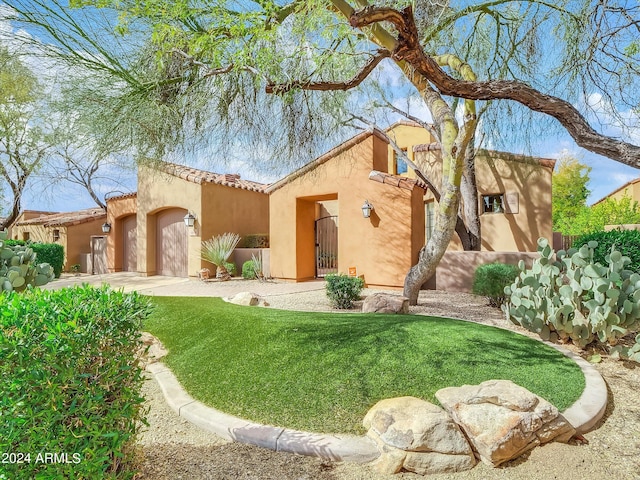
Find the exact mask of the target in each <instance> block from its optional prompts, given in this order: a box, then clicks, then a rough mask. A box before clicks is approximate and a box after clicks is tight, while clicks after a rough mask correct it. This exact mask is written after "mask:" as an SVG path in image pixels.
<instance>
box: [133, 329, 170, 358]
mask: <svg viewBox="0 0 640 480" xmlns="http://www.w3.org/2000/svg"><path fill="white" fill-rule="evenodd" d="M140 340H141V341H142V343H143V345H144V347H142V351H141V352H140V353H141V354H144V353H146V357H145V360H146V362H147V363H156V362H159V361H160V359H161V358H162V357H164V356H166V355H167V353H168V352H167V349H166V348H164V345H162V343H160V340H158V339H157V338H156V337H154V336H153V335H151V334H150V333H148V332H142V333H141V334H140ZM145 351H146V352H145Z"/></svg>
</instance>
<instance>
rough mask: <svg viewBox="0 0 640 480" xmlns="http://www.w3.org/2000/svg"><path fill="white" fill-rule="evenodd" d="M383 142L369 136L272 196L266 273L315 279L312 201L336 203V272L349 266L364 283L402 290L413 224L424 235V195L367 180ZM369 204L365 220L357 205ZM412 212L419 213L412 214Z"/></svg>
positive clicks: (382, 157)
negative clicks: (269, 249) (268, 264)
mask: <svg viewBox="0 0 640 480" xmlns="http://www.w3.org/2000/svg"><path fill="white" fill-rule="evenodd" d="M387 146H388V145H387V143H386V142H384V141H383V140H382V139H380V138H379V137H378V136H376V135H370V136H368V137H366V138H365V139H364V140H363V141H361V142H360V143H358V144H357V145H355V146H353V147H351V148H350V149H348V150H346V151H342V152H341V153H338V154H337V155H336V156H335V157H333V158H331V159H329V160H328V161H326V162H325V163H323V164H321V165H319V166H317V167H316V168H315V169H313V170H311V171H309V172H307V173H306V174H304V175H302V176H300V177H297V178H295V179H294V180H291V181H290V182H289V183H286V184H284V186H282V187H280V188H278V189H276V190H274V191H273V192H272V193H271V199H270V212H271V217H270V218H271V226H270V237H271V275H272V276H274V277H277V278H285V279H294V280H306V279H309V278H313V277H314V275H315V237H314V221H315V219H316V216H317V215H318V213H317V212H318V208H317V202H322V201H332V202H331V204H333V205H332V206H331V210H334V209H335V204H334V203H333V201H334V200H336V201H337V202H336V203H337V214H338V270H339V271H340V272H342V273H347V271H348V269H349V267H355V268H356V270H357V274H358V275H363V276H364V279H365V282H366V283H367V284H369V285H386V286H401V285H402V283H403V281H404V275H405V274H406V272H407V270H408V269H409V267H410V266H411V262H412V260H414V259H415V258H417V253H418V250H419V248H417V246H416V245H415V242H414V240H413V239H412V233H411V230H412V224H413V225H415V228H418V229H419V230H421V231H424V220H423V218H422V210H421V209H422V194H423V191H422V190H420V189H416V190H413V191H409V190H404V189H400V188H397V187H394V186H391V185H384V184H381V183H378V182H374V181H371V180H369V173H370V172H371V170H372V169H376V170H383V171H384V170H386V165H387V158H388V150H387ZM365 200H369V202H370V203H371V204H373V206H374V211H373V213H372V215H371V218H364V217H363V216H362V210H361V207H362V204H363V203H364V201H365ZM416 210H417V211H416Z"/></svg>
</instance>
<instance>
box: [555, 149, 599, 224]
mask: <svg viewBox="0 0 640 480" xmlns="http://www.w3.org/2000/svg"><path fill="white" fill-rule="evenodd" d="M590 172H591V167H588V166H586V165H584V164H582V163H580V162H578V160H577V159H575V158H573V157H568V156H566V157H563V158H561V159H560V161H559V163H558V165H557V169H556V171H555V172H554V173H553V182H552V184H553V189H552V191H553V195H552V198H551V205H552V212H553V214H552V218H553V230H554V231H555V232H562V233H563V234H564V235H572V233H571V231H572V230H571V229H572V224H573V223H574V221H575V218H576V217H577V216H578V214H579V213H580V212H581V211H582V210H583V209H584V208H586V205H587V204H586V201H587V197H588V196H589V193H590V192H589V189H588V188H587V183H589V173H590Z"/></svg>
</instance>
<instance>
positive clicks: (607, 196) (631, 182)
mask: <svg viewBox="0 0 640 480" xmlns="http://www.w3.org/2000/svg"><path fill="white" fill-rule="evenodd" d="M638 182H640V178H634V179H633V180H629V181H628V182H627V183H625V184H624V185H622V186H621V187H618V188H616V189H615V190H614V191H613V192H611V193H609V194H607V195H605V196H604V197H602V198H601V199H600V200H598V201H597V202H594V203H593V204H591V206H592V207H593V206H594V205H597V204H599V203H600V202H604V201H605V200H606V199H607V198H609V197H611V196H612V195H615V194H616V193H618V192H620V191H622V190H624V189H625V188H629V187H630V186H631V185H635V184H636V183H638Z"/></svg>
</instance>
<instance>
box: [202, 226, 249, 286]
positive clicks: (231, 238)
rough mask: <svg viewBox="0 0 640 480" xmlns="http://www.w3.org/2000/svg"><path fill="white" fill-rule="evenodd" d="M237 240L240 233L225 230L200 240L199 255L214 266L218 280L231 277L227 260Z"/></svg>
mask: <svg viewBox="0 0 640 480" xmlns="http://www.w3.org/2000/svg"><path fill="white" fill-rule="evenodd" d="M239 241H240V235H238V234H237V233H228V232H227V233H223V234H222V235H218V236H216V237H213V238H211V239H209V240H205V241H204V242H202V254H201V257H202V259H203V260H206V261H207V262H211V263H213V264H214V265H215V266H216V278H218V279H220V280H229V279H230V278H231V275H230V274H229V271H228V269H227V266H228V265H229V263H230V262H229V261H228V260H229V257H230V256H231V254H232V253H233V250H234V249H235V248H236V247H237V246H238V242H239ZM234 269H235V267H234Z"/></svg>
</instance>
